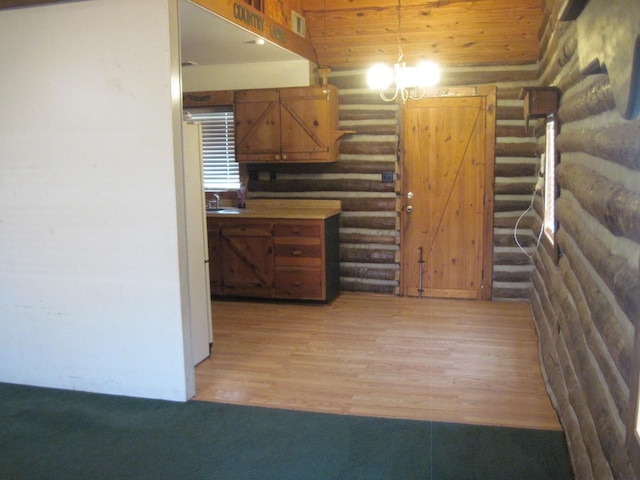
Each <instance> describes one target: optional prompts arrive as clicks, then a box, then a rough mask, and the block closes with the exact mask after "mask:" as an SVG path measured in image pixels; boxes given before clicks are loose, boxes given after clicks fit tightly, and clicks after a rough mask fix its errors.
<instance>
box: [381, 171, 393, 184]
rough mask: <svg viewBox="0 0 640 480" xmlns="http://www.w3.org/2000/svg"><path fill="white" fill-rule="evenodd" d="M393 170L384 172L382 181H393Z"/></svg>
mask: <svg viewBox="0 0 640 480" xmlns="http://www.w3.org/2000/svg"><path fill="white" fill-rule="evenodd" d="M393 181H394V178H393V172H382V183H393Z"/></svg>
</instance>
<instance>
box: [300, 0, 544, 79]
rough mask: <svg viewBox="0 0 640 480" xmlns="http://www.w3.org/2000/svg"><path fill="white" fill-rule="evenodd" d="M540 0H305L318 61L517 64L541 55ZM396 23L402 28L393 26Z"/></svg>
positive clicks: (344, 65) (352, 65)
mask: <svg viewBox="0 0 640 480" xmlns="http://www.w3.org/2000/svg"><path fill="white" fill-rule="evenodd" d="M543 3H544V0H516V1H514V0H466V1H463V0H441V1H424V0H401V16H400V22H399V21H398V0H302V11H303V12H302V13H303V15H304V17H305V19H306V28H307V35H308V37H309V38H310V40H311V42H312V43H313V46H314V47H315V50H316V52H317V55H318V61H319V64H320V65H321V66H326V67H330V68H333V69H338V68H356V67H366V66H369V65H370V64H372V63H375V62H387V63H394V62H395V61H397V59H398V54H399V49H398V42H400V45H401V47H402V51H403V53H404V60H405V61H406V62H407V63H416V62H418V61H421V60H433V61H436V62H438V63H440V64H441V65H448V66H453V65H515V64H524V63H531V62H535V61H537V59H538V52H539V40H538V32H539V30H540V25H541V23H542V20H543V10H542V9H543ZM399 24H400V31H399V30H398V26H399Z"/></svg>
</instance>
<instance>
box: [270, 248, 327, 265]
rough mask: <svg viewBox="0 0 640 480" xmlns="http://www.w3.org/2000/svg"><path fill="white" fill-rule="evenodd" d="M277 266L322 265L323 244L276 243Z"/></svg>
mask: <svg viewBox="0 0 640 480" xmlns="http://www.w3.org/2000/svg"><path fill="white" fill-rule="evenodd" d="M273 250H274V254H275V264H276V266H281V265H288V266H296V267H320V266H322V245H320V244H302V243H300V244H289V243H284V244H283V243H275V244H274V246H273Z"/></svg>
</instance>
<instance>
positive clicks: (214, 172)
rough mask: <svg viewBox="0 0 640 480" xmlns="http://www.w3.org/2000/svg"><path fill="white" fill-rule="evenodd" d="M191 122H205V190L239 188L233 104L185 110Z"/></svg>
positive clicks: (203, 141) (203, 127) (203, 138)
mask: <svg viewBox="0 0 640 480" xmlns="http://www.w3.org/2000/svg"><path fill="white" fill-rule="evenodd" d="M185 112H186V116H187V117H188V118H189V120H190V121H193V122H198V123H200V124H201V125H202V160H203V161H202V163H203V183H204V189H205V190H235V189H237V188H239V187H240V171H239V168H238V163H237V162H236V152H235V140H234V119H233V107H231V106H229V107H211V108H190V109H186V110H185Z"/></svg>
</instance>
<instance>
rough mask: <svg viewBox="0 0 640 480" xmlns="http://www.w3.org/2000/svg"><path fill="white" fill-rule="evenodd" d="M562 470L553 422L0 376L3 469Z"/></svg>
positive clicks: (355, 474) (521, 475) (234, 474)
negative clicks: (252, 403) (417, 417)
mask: <svg viewBox="0 0 640 480" xmlns="http://www.w3.org/2000/svg"><path fill="white" fill-rule="evenodd" d="M121 478H133V479H151V478H153V479H222V480H235V479H242V480H244V479H247V480H248V479H256V480H257V479H260V480H287V479H296V480H303V479H305V480H306V479H309V480H323V479H347V480H356V479H372V480H373V479H376V480H378V479H393V480H410V479H421V480H426V479H433V480H445V479H456V480H461V479H482V480H499V479H509V480H514V479H518V480H524V479H529V480H531V479H541V480H554V479H563V480H565V479H571V478H572V474H571V469H570V466H569V461H568V457H567V450H566V445H565V442H564V437H563V434H562V433H561V432H551V431H538V430H521V429H512V428H498V427H479V426H470V425H457V424H449V423H436V422H420V421H411V420H389V419H380V418H370V417H355V416H346V415H344V416H343V415H328V414H319V413H308V412H294V411H288V410H277V409H266V408H255V407H243V406H234V405H223V404H218V403H206V402H195V401H193V402H187V403H174V402H165V401H157V400H143V399H135V398H127V397H118V396H109V395H98V394H90V393H81V392H70V391H63V390H55V389H44V388H35V387H25V386H17V385H10V384H1V383H0V479H3V480H18V479H29V480H31V479H37V480H45V479H56V480H69V479H82V480H96V479H110V480H113V479H121Z"/></svg>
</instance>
